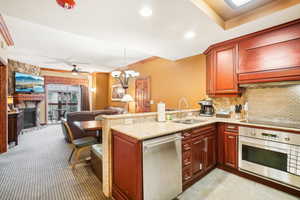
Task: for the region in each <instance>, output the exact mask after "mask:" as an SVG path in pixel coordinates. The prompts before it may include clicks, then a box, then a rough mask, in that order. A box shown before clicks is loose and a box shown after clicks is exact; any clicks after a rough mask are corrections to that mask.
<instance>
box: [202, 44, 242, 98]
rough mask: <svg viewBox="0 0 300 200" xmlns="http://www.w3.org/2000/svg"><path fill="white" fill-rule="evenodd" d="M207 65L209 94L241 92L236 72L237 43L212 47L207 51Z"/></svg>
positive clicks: (227, 94) (218, 94) (221, 94)
mask: <svg viewBox="0 0 300 200" xmlns="http://www.w3.org/2000/svg"><path fill="white" fill-rule="evenodd" d="M206 65H207V69H206V78H207V81H206V84H207V88H206V90H207V94H208V95H209V96H232V95H238V94H239V87H238V81H237V73H236V67H237V65H238V45H237V44H236V43H233V44H228V45H225V46H222V47H217V48H213V49H211V50H210V51H209V52H208V53H207V57H206Z"/></svg>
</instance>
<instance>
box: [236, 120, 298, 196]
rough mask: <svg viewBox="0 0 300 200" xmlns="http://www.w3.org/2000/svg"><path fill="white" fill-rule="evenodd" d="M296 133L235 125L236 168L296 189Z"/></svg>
mask: <svg viewBox="0 0 300 200" xmlns="http://www.w3.org/2000/svg"><path fill="white" fill-rule="evenodd" d="M299 145H300V134H293V133H288V132H283V131H272V130H264V129H258V128H250V127H242V126H241V127H239V169H240V170H242V171H245V172H248V173H254V174H256V175H259V176H262V177H265V178H268V179H270V180H272V181H275V182H279V183H281V184H285V185H287V186H290V187H293V188H295V189H298V190H300V146H299Z"/></svg>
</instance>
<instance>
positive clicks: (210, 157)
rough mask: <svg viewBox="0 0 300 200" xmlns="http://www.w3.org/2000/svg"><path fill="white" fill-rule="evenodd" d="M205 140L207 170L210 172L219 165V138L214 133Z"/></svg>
mask: <svg viewBox="0 0 300 200" xmlns="http://www.w3.org/2000/svg"><path fill="white" fill-rule="evenodd" d="M204 140H205V152H206V156H205V157H206V159H205V160H206V162H205V170H210V169H212V168H213V167H214V166H215V165H216V164H217V158H216V157H217V156H216V153H217V150H216V143H217V137H216V134H215V132H212V133H211V134H210V135H208V136H207V137H205V139H204Z"/></svg>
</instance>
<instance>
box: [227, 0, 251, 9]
mask: <svg viewBox="0 0 300 200" xmlns="http://www.w3.org/2000/svg"><path fill="white" fill-rule="evenodd" d="M225 1H226V2H227V3H228V4H229V5H230V6H231V7H233V8H238V7H241V6H244V5H246V4H247V3H249V2H250V1H252V0H225Z"/></svg>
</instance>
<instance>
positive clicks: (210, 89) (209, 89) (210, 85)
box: [206, 51, 215, 96]
mask: <svg viewBox="0 0 300 200" xmlns="http://www.w3.org/2000/svg"><path fill="white" fill-rule="evenodd" d="M213 56H214V55H213V51H210V52H208V53H207V55H206V94H208V95H210V96H213V95H214V94H215V89H214V80H215V77H214V57H213Z"/></svg>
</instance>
